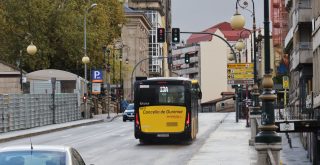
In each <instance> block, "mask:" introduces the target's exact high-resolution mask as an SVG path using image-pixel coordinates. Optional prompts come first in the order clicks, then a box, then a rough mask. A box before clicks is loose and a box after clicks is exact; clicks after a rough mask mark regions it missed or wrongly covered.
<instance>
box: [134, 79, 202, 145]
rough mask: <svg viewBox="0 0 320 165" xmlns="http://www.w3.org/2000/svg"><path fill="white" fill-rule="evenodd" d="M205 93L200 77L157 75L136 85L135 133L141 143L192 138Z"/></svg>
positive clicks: (195, 133)
mask: <svg viewBox="0 0 320 165" xmlns="http://www.w3.org/2000/svg"><path fill="white" fill-rule="evenodd" d="M201 97H202V93H201V90H200V86H199V83H198V81H197V80H191V79H188V78H182V77H157V78H149V79H147V80H142V81H137V82H136V83H135V85H134V104H135V124H134V134H135V137H136V138H137V139H140V142H147V141H151V140H153V139H156V138H166V139H170V140H175V139H177V140H193V139H195V138H196V135H197V132H198V112H199V110H200V99H201Z"/></svg>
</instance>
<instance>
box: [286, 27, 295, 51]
mask: <svg viewBox="0 0 320 165" xmlns="http://www.w3.org/2000/svg"><path fill="white" fill-rule="evenodd" d="M292 39H293V27H291V28H290V30H289V32H288V33H287V36H286V38H285V39H284V48H285V49H288V46H289V43H290V42H291V41H292Z"/></svg>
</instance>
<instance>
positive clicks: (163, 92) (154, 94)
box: [139, 85, 185, 105]
mask: <svg viewBox="0 0 320 165" xmlns="http://www.w3.org/2000/svg"><path fill="white" fill-rule="evenodd" d="M140 92H141V93H142V95H140V96H139V97H140V102H142V103H144V105H146V104H147V105H162V104H175V105H177V104H178V105H184V103H185V88H184V86H183V85H150V86H149V88H140Z"/></svg>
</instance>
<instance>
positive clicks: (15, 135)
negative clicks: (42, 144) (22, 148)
mask: <svg viewBox="0 0 320 165" xmlns="http://www.w3.org/2000/svg"><path fill="white" fill-rule="evenodd" d="M121 115H122V114H121V113H119V114H118V115H117V114H116V113H110V114H109V117H110V118H109V119H107V117H108V114H100V115H95V116H94V117H93V118H91V119H83V120H76V121H71V122H66V123H60V124H52V125H46V126H42V127H35V128H31V129H25V130H17V131H11V132H6V133H1V134H0V143H3V142H7V141H12V140H16V139H21V138H25V137H31V136H35V135H41V134H45V133H49V132H55V131H60V130H64V129H68V128H73V127H79V126H83V125H90V124H95V123H100V122H110V121H112V120H113V119H115V118H116V117H118V116H121Z"/></svg>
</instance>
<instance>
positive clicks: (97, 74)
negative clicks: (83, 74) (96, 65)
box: [91, 69, 103, 82]
mask: <svg viewBox="0 0 320 165" xmlns="http://www.w3.org/2000/svg"><path fill="white" fill-rule="evenodd" d="M91 79H92V82H103V74H102V70H101V69H100V70H92V71H91Z"/></svg>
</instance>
